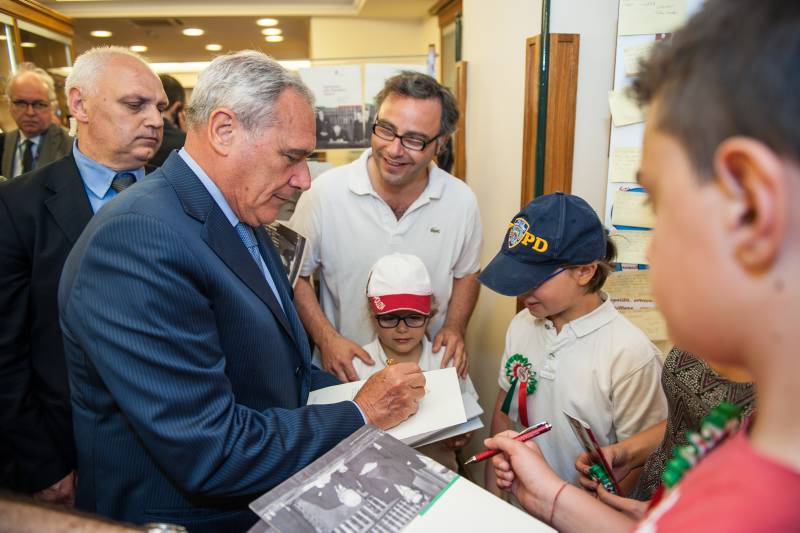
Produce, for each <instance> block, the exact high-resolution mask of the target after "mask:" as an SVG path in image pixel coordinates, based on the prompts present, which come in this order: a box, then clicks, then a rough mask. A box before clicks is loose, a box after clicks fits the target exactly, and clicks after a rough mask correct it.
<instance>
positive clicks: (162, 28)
mask: <svg viewBox="0 0 800 533" xmlns="http://www.w3.org/2000/svg"><path fill="white" fill-rule="evenodd" d="M255 21H256V19H255V18H254V17H225V18H224V19H223V18H220V17H164V18H86V19H75V20H74V23H75V52H76V54H80V53H82V52H84V51H86V50H88V49H89V48H92V47H93V46H98V45H102V44H110V45H119V46H125V47H128V46H131V45H144V46H147V51H146V52H143V53H142V55H143V56H144V57H145V58H146V59H147V60H148V61H150V62H153V63H164V62H186V61H209V60H211V59H212V58H213V57H214V56H215V55H217V54H221V53H225V52H228V51H230V50H242V49H250V48H251V49H260V50H262V51H264V52H266V53H268V54H270V55H271V56H273V57H274V58H276V59H300V58H307V57H308V25H309V18H308V17H280V19H279V27H280V29H281V30H283V36H284V41H283V42H280V43H268V42H266V41H265V40H264V36H263V35H261V30H262V29H263V28H261V27H260V26H258V25H256V22H255ZM184 28H201V29H204V30H205V32H206V33H205V34H204V35H202V36H200V37H187V36H185V35H183V34H182V33H181V30H183V29H184ZM92 30H108V31H110V32H112V34H113V35H112V36H111V37H110V38H98V37H92V36H90V32H91V31H92ZM211 43H213V44H220V45H222V50H221V51H219V52H213V51H207V50H206V49H205V45H207V44H211Z"/></svg>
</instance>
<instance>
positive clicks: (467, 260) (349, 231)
mask: <svg viewBox="0 0 800 533" xmlns="http://www.w3.org/2000/svg"><path fill="white" fill-rule="evenodd" d="M371 154H372V150H365V151H364V153H363V154H362V155H361V157H360V158H359V159H357V160H356V161H353V162H352V163H350V164H349V165H344V166H341V167H337V168H335V169H332V170H330V171H328V172H325V173H324V174H322V175H321V176H320V177H318V178H317V179H315V180H314V181H313V183H312V185H311V189H310V190H309V191H308V192H306V193H304V194H302V195H301V196H300V200H299V202H298V204H297V208H296V209H295V212H294V215H293V216H292V218H291V220H290V221H289V226H290V227H292V229H294V230H295V231H297V232H298V233H300V234H301V235H304V236H305V237H306V238H307V239H308V242H307V244H306V246H307V247H308V251H307V254H306V258H305V261H304V263H303V265H302V267H301V269H300V275H301V276H309V275H311V274H312V273H313V272H314V270H316V269H317V267H319V268H320V280H321V287H320V300H321V301H320V304H321V306H322V310H323V311H324V312H325V316H327V317H328V320H330V322H331V323H332V324H333V327H334V328H336V331H338V332H339V333H341V334H342V335H344V336H345V337H347V338H348V339H351V340H353V341H354V342H356V343H357V344H358V345H359V346H363V345H364V344H367V343H368V342H370V341H371V340H372V339H373V337H374V333H373V330H372V325H371V324H370V321H369V312H368V309H367V298H366V289H367V276H368V275H369V270H370V268H372V265H373V264H374V263H375V261H377V260H378V259H379V258H381V257H383V256H384V255H387V254H391V253H395V252H399V253H404V254H414V255H416V256H419V258H420V259H422V262H423V263H425V267H426V268H427V269H428V273H429V274H430V276H431V283H432V285H433V294H434V296H435V298H436V303H437V305H438V313H437V314H436V315H435V316H434V317H433V319H432V320H431V321H430V324H429V325H428V334H429V335H430V337H431V338H433V336H434V335H436V333H437V332H438V331H439V329H440V328H441V327H442V324H443V323H444V318H445V316H446V315H447V305H448V302H449V301H450V294H451V292H452V288H453V278H461V277H464V276H466V275H467V274H472V273H474V272H477V271H478V269H479V265H480V263H479V261H480V250H481V235H482V234H481V222H480V213H479V211H478V202H477V200H476V198H475V195H474V194H473V192H472V191H471V190H470V188H469V187H467V185H466V184H465V183H464V182H463V181H461V180H459V179H457V178H455V177H453V176H451V175H450V174H448V173H447V172H445V171H443V170H441V169H440V168H439V167H437V166H436V165H434V164H431V166H430V169H429V172H428V185H427V187H426V188H425V190H424V191H422V193H421V194H420V195H419V197H418V198H417V199H416V200H415V201H414V203H413V204H411V206H410V207H409V208H408V210H407V211H406V212H405V214H404V215H403V216H402V217H401V218H400V220H397V218H396V217H395V215H394V213H393V212H392V209H391V208H390V207H389V206H388V205H387V204H386V202H384V201H383V200H382V199H381V197H380V196H378V193H377V192H375V189H374V188H373V187H372V183H371V182H370V180H369V175H368V174H367V159H368V158H369V157H370V155H371Z"/></svg>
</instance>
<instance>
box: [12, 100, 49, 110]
mask: <svg viewBox="0 0 800 533" xmlns="http://www.w3.org/2000/svg"><path fill="white" fill-rule="evenodd" d="M11 105H13V106H14V109H16V110H17V111H26V110H27V109H28V106H31V107H32V108H33V109H34V111H44V110H45V109H48V108H49V107H50V102H45V101H44V100H36V101H34V102H29V101H27V100H11Z"/></svg>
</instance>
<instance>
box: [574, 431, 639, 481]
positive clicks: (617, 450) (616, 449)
mask: <svg viewBox="0 0 800 533" xmlns="http://www.w3.org/2000/svg"><path fill="white" fill-rule="evenodd" d="M600 451H601V452H602V453H603V457H604V458H605V460H606V462H607V463H608V465H609V466H610V467H611V470H613V471H614V477H615V478H616V480H617V481H622V480H623V479H625V476H627V475H628V473H629V472H630V471H631V468H632V467H633V465H632V464H631V461H630V458H629V454H628V453H627V450H626V449H625V447H624V446H622V445H621V443H616V444H611V445H609V446H603V447H602V448H600ZM595 462H596V461H595V460H594V459H592V458H591V457H590V456H589V454H588V453H586V452H583V453H582V454H580V455H579V456H578V458H577V459H576V460H575V470H577V471H578V474H579V475H578V482H579V483H580V484H581V486H582V487H583V488H585V489H586V490H589V491H592V492H594V491H596V490H597V486H598V483H597V481H593V480H592V479H590V478H589V468H591V466H592V465H593V464H594V463H595Z"/></svg>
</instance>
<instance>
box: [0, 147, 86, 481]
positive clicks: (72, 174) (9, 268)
mask: <svg viewBox="0 0 800 533" xmlns="http://www.w3.org/2000/svg"><path fill="white" fill-rule="evenodd" d="M91 217H92V208H91V205H90V204H89V200H88V198H87V197H86V192H85V190H84V187H83V181H82V180H81V176H80V174H78V168H77V166H75V160H74V159H73V157H72V155H69V156H68V157H65V158H63V159H61V160H59V161H57V162H55V163H52V164H50V165H48V166H45V167H43V168H40V169H38V170H34V171H32V172H30V173H28V174H27V175H25V176H21V177H19V178H17V179H13V180H9V181H6V182H3V183H0V310H2V315H3V318H2V328H0V433H2V435H3V440H6V438H7V441H6V443H7V444H9V445H10V448H11V450H12V451H11V458H9V457H8V456H7V457H6V461H9V460H10V461H11V463H12V464H13V466H12V467H11V468H12V474H11V479H6V480H5V482H4V483H5V484H6V485H7V486H9V485H10V486H11V488H14V489H16V490H20V491H25V492H35V491H38V490H41V489H43V488H46V487H49V486H50V485H52V484H53V483H55V482H56V481H58V480H60V479H61V478H63V477H64V476H65V475H67V474H68V473H69V471H70V470H72V469H73V468H74V467H75V451H74V444H73V437H72V424H71V421H70V403H69V389H68V384H67V372H66V366H65V364H64V351H63V347H62V341H61V330H60V329H59V325H58V308H57V290H58V279H59V276H60V274H61V268H62V265H63V264H64V261H65V260H66V258H67V254H69V251H70V249H71V248H72V245H73V244H74V243H75V241H76V240H77V239H78V236H79V235H80V233H81V231H82V230H83V228H84V226H85V225H86V223H87V222H88V221H89V219H90V218H91Z"/></svg>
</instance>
